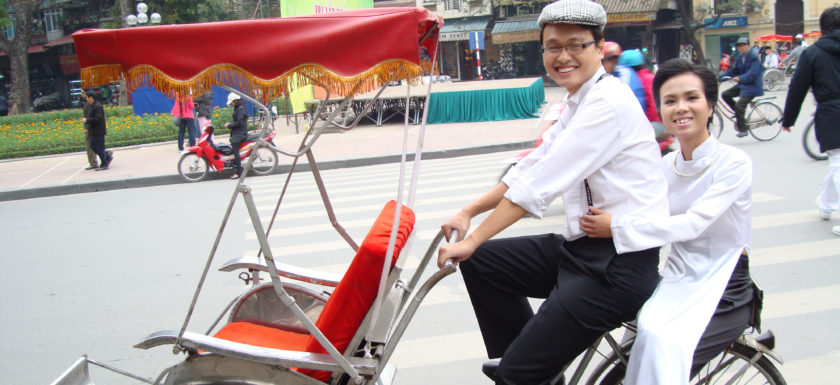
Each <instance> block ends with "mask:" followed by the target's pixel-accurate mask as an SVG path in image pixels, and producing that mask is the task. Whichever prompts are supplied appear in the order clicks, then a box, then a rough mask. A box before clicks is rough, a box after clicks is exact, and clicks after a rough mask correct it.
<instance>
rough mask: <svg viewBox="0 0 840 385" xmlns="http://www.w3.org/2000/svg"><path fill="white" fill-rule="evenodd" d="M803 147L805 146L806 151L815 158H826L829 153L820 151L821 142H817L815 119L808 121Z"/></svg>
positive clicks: (803, 134) (803, 135) (803, 136)
mask: <svg viewBox="0 0 840 385" xmlns="http://www.w3.org/2000/svg"><path fill="white" fill-rule="evenodd" d="M802 147H804V148H805V153H806V154H808V156H810V157H811V158H812V159H814V160H826V159H828V155H826V153H824V152H820V143H819V142H817V131H816V130H814V121H813V120H812V121H811V123H808V127H805V131H804V132H803V133H802Z"/></svg>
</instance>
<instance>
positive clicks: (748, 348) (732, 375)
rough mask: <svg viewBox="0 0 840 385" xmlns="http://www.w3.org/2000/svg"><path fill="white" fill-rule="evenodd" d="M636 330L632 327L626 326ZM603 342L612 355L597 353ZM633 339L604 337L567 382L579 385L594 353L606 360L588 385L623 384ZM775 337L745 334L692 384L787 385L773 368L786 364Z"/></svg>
mask: <svg viewBox="0 0 840 385" xmlns="http://www.w3.org/2000/svg"><path fill="white" fill-rule="evenodd" d="M624 326H625V327H626V328H628V329H630V330H633V327H632V325H627V324H625V325H624ZM602 340H606V342H607V343H608V345H609V346H610V350H611V351H610V352H609V353H606V354H605V353H601V352H598V351H597V346H598V345H599V344H600V343H601V341H602ZM632 344H633V339H630V340H628V341H626V342H624V343H623V344H618V342H617V341H616V340H615V338H614V337H612V336H611V335H610V334H605V335H604V336H603V337H601V338H600V339H599V340H598V341H596V342H595V344H594V345H593V346H592V347H590V348H589V349H587V351H586V353H584V356H583V358H582V359H581V361H580V364H578V367H577V370H576V371H575V373H574V375H573V377H572V378H571V380H570V381H569V382H568V384H569V385H576V384H578V382H579V381H580V378H581V376H582V375H583V369H582V367H583V368H585V366H588V365H589V363H590V362H591V361H592V357H594V355H595V353H598V354H600V355H601V356H603V357H604V359H603V360H602V361H601V362H600V363H599V365H598V366H597V367H595V369H594V370H593V371H592V373H591V374H590V375H589V377H588V378H587V380H586V382H585V384H586V385H596V384H597V385H618V384H622V383H623V381H624V373H625V371H626V369H627V360H628V356H629V353H630V348H631V347H632ZM774 346H775V336H774V335H773V332H772V331H767V332H766V333H764V334H762V335H760V336H753V335H752V333H750V334H745V335H742V336H741V337H739V338H738V339H737V340H735V341H734V342H732V344H731V345H729V347H727V348H726V349H725V350H724V351H723V352H722V353H720V354H719V355H718V356H716V357H714V358H712V359H711V360H710V361H709V362H708V363H707V364H706V365H705V366H704V367H703V368H702V369H701V370H700V371H699V372H698V373H697V375H696V376H695V377H694V378H693V379H692V380H691V381H690V383H691V384H695V385H700V384H770V385H786V384H787V381H786V380H785V378H784V377H783V376H782V374H781V373H780V372H779V370H778V369H777V368H776V366H775V365H774V364H773V362H774V361H775V362H778V363H779V364H783V361H782V359H781V357H779V356H778V355H777V354H776V353H775V352H774V351H773V348H774Z"/></svg>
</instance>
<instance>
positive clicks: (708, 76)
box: [653, 58, 718, 127]
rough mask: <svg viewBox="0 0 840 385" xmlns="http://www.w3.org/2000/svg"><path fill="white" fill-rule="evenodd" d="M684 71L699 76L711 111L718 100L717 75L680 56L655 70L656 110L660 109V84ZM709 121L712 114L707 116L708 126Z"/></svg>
mask: <svg viewBox="0 0 840 385" xmlns="http://www.w3.org/2000/svg"><path fill="white" fill-rule="evenodd" d="M685 73H690V74H694V75H696V76H697V77H698V78H700V81H701V82H702V83H703V94H704V95H705V96H706V103H708V104H709V105H710V106H712V111H714V109H715V107H717V102H718V80H717V76H715V74H714V72H712V70H710V69H708V68H706V67H704V66H701V65H699V64H694V63H691V62H689V61H688V60H685V59H682V58H676V59H671V60H668V61H666V62H665V63H663V64H662V66H661V67H659V70H658V71H656V75H655V76H654V77H653V100H654V101H655V102H656V110H657V111H659V110H660V108H659V106H660V101H659V91H660V89H661V88H662V84H664V83H665V82H666V81H668V79H671V78H673V77H674V76H678V75H682V74H685ZM660 116H661V114H660ZM711 123H712V116H709V121H708V122H706V126H707V127H708V126H709V125H710V124H711Z"/></svg>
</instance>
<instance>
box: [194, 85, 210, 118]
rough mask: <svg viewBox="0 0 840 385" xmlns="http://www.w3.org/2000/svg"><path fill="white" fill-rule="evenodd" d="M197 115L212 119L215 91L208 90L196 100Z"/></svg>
mask: <svg viewBox="0 0 840 385" xmlns="http://www.w3.org/2000/svg"><path fill="white" fill-rule="evenodd" d="M194 104H195V116H196V117H198V118H207V119H210V114H212V113H213V92H212V91H207V92H205V93H203V94H201V96H199V97H198V98H196V99H195V101H194Z"/></svg>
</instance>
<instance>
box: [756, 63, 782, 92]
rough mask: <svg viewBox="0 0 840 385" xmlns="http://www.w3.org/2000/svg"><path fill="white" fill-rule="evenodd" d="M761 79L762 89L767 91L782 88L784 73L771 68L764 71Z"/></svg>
mask: <svg viewBox="0 0 840 385" xmlns="http://www.w3.org/2000/svg"><path fill="white" fill-rule="evenodd" d="M761 80H762V81H763V82H764V89H765V90H767V91H775V90H777V89H779V88H782V84H783V83H784V81H785V74H784V73H783V72H782V71H781V70H778V69H775V68H772V69H769V70H767V71H765V72H764V75H762V77H761Z"/></svg>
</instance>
